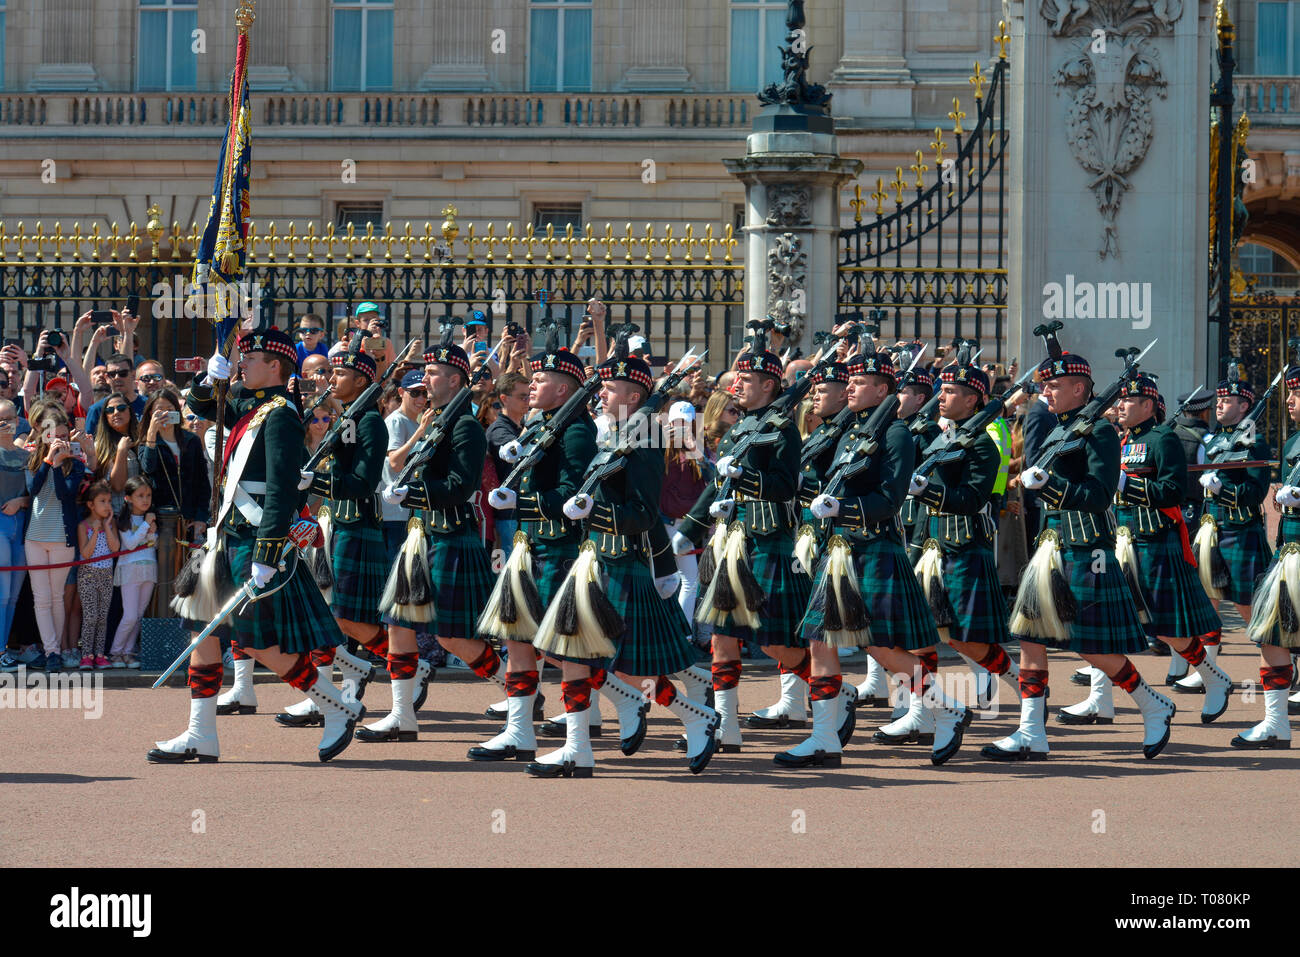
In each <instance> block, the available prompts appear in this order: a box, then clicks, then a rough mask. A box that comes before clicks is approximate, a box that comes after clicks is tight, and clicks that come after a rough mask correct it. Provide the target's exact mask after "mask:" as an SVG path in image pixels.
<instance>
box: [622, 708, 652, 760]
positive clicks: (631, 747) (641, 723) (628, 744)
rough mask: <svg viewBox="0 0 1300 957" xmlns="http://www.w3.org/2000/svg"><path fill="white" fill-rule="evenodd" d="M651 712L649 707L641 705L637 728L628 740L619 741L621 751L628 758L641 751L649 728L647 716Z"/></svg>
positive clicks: (638, 712) (638, 710)
mask: <svg viewBox="0 0 1300 957" xmlns="http://www.w3.org/2000/svg"><path fill="white" fill-rule="evenodd" d="M649 710H650V706H649V705H646V704H643V705H641V707H640V708H638V709H637V721H636V728H635V729H634V730H633V731H632V733H631V734H629V735H628V736H627V737H626V738H620V739H619V742H618V746H619V749H620V750H621V751H622V752H623V753H624V754H626V755H627V756H628V757H631V756H632V755H634V754H636V753H637V752H638V751H640V750H641V744H642V742H644V741H645V733H646V730H647V727H648V726H647V724H646V719H645V716H646V714H647V713H648V712H649Z"/></svg>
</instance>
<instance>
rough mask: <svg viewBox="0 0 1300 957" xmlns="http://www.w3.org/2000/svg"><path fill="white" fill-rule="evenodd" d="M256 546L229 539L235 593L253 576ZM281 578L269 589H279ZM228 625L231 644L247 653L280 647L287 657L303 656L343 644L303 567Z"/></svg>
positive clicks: (309, 575) (228, 554)
mask: <svg viewBox="0 0 1300 957" xmlns="http://www.w3.org/2000/svg"><path fill="white" fill-rule="evenodd" d="M255 544H256V541H255V540H254V539H251V538H248V539H239V538H233V537H232V536H230V535H227V536H226V554H227V557H228V558H229V559H230V574H231V577H232V579H233V581H231V582H230V592H231V593H232V594H233V591H234V588H235V587H237V586H236V585H235V583H236V582H238V583H239V584H240V585H242V584H243V583H244V582H246V581H248V579H249V577H250V576H251V575H252V570H253V546H254V545H255ZM278 578H279V575H277V576H276V578H273V579H271V584H278V581H277V579H278ZM230 623H231V629H232V632H233V637H232V640H233V641H234V642H235V643H236V644H238V645H240V646H241V647H243V648H271V647H273V646H279V648H280V650H281V651H283V652H285V653H286V654H290V655H301V654H306V653H307V652H309V651H313V650H315V649H317V648H333V647H335V646H336V645H341V644H343V641H344V639H343V632H341V631H339V626H338V624H337V623H336V622H335V621H334V616H333V615H331V614H330V610H329V606H328V605H326V604H325V598H324V596H322V595H321V593H320V589H319V588H317V587H316V580H315V579H314V578H312V575H311V569H310V568H308V567H307V564H306V563H305V562H299V563H298V569H297V571H296V572H295V573H294V574H293V576H292V577H291V578H290V579H289V581H288V584H286V585H285V586H284V587H283V588H281V589H280V590H279V591H277V592H275V593H274V594H271V595H268V596H266V597H265V598H263V599H262V600H261V601H258V602H254V603H253V604H251V605H248V606H246V607H245V608H244V609H243V610H242V611H241V612H239V613H238V614H236V615H233V616H231V618H230Z"/></svg>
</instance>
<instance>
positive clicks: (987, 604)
mask: <svg viewBox="0 0 1300 957" xmlns="http://www.w3.org/2000/svg"><path fill="white" fill-rule="evenodd" d="M943 584H944V587H945V588H947V589H948V597H949V598H950V599H951V600H952V607H953V611H954V612H956V617H957V621H956V623H955V624H953V625H952V627H950V628H949V629H948V637H949V638H950V639H951V640H953V641H982V642H984V643H985V644H990V645H1001V644H1004V643H1006V641H1007V640H1008V639H1009V638H1010V637H1011V630H1010V628H1008V627H1007V621H1008V614H1009V612H1010V609H1008V608H1007V600H1006V598H1005V596H1003V594H1002V585H1001V583H1000V582H999V580H998V567H997V562H996V560H995V559H994V557H993V552H992V551H990V550H989V549H987V548H981V547H979V546H975V547H971V548H962V549H958V550H956V551H953V552H945V553H944V554H943ZM922 597H923V598H924V592H922Z"/></svg>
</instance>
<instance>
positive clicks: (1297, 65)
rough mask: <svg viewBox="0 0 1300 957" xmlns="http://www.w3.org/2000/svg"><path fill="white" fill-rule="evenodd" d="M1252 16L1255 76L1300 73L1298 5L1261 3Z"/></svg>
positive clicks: (1299, 7) (1299, 20)
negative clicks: (1253, 24)
mask: <svg viewBox="0 0 1300 957" xmlns="http://www.w3.org/2000/svg"><path fill="white" fill-rule="evenodd" d="M1255 16H1256V20H1255V73H1256V74H1258V75H1259V76H1295V75H1296V74H1297V73H1300V2H1296V0H1291V2H1289V3H1272V2H1264V0H1261V2H1260V4H1259V5H1258V6H1257V7H1256V10H1255Z"/></svg>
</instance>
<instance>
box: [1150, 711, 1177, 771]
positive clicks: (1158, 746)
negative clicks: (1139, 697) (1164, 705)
mask: <svg viewBox="0 0 1300 957" xmlns="http://www.w3.org/2000/svg"><path fill="white" fill-rule="evenodd" d="M1176 713H1177V712H1175V714H1176ZM1173 718H1174V716H1173V715H1172V714H1171V715H1170V716H1169V718H1168V719H1167V720H1166V721H1165V736H1164V737H1163V738H1161V739H1160V740H1159V741H1157V742H1156V743H1155V744H1144V745H1142V757H1144V758H1146V759H1147V760H1148V761H1150V760H1151V759H1152V758H1154V757H1155V756H1156V755H1158V754H1159V753H1160V752H1161V751H1163V750H1164V749H1165V745H1166V744H1168V743H1169V732H1170V731H1172V730H1173V729H1172V728H1171V727H1170V726H1171V725H1172V724H1173Z"/></svg>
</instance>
